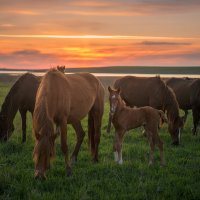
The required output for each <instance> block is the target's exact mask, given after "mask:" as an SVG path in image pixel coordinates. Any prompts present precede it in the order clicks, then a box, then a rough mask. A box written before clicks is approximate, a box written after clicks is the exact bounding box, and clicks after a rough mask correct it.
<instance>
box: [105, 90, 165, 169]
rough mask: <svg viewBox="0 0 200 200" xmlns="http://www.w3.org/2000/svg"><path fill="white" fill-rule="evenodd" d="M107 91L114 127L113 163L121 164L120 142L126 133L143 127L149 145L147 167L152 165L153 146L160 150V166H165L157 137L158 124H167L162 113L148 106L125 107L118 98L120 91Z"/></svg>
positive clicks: (161, 143) (161, 145) (160, 144)
mask: <svg viewBox="0 0 200 200" xmlns="http://www.w3.org/2000/svg"><path fill="white" fill-rule="evenodd" d="M108 90H109V93H110V95H109V102H110V114H111V120H112V123H113V125H114V127H115V139H114V145H113V150H114V157H115V161H116V162H118V163H119V164H122V162H123V160H122V141H123V138H124V135H125V133H126V131H128V130H131V129H134V128H137V127H141V126H143V127H144V130H145V135H146V136H147V139H148V141H149V145H150V159H149V165H151V164H153V161H154V149H155V145H157V146H158V148H159V150H160V164H161V165H165V161H164V158H163V142H162V141H161V139H160V137H159V135H158V128H159V124H160V122H161V123H163V122H167V119H166V118H165V115H164V112H163V111H161V110H157V109H155V108H152V107H150V106H145V107H141V108H130V107H127V106H126V105H125V102H124V101H123V100H122V98H121V96H120V89H118V90H113V89H111V88H110V87H108Z"/></svg>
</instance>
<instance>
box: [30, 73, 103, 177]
mask: <svg viewBox="0 0 200 200" xmlns="http://www.w3.org/2000/svg"><path fill="white" fill-rule="evenodd" d="M103 110H104V88H103V86H102V84H101V82H100V81H99V80H98V79H97V78H96V77H95V76H93V75H91V74H89V73H80V74H79V73H77V74H74V75H67V76H64V75H63V74H62V73H61V72H59V71H58V70H50V71H49V72H47V73H46V75H45V76H44V77H43V79H42V81H41V84H40V86H39V88H38V91H37V96H36V103H35V110H34V114H33V133H34V136H35V139H36V141H35V148H34V153H33V155H34V161H35V177H40V178H43V177H45V172H46V170H47V168H48V167H49V165H50V158H52V157H53V155H54V154H55V152H54V146H55V144H54V141H55V138H56V136H57V133H56V132H55V131H54V126H53V125H54V124H56V126H57V127H59V129H60V135H61V149H62V152H63V154H64V156H65V165H66V172H67V175H70V174H71V164H70V161H69V159H68V146H67V143H66V142H67V123H72V124H76V125H77V127H78V129H79V130H78V131H77V143H76V146H75V149H74V152H73V153H72V159H71V160H72V161H73V160H75V159H76V158H77V155H78V152H79V149H80V146H81V143H82V141H83V138H84V132H83V129H82V126H81V123H80V120H82V119H83V118H84V117H85V116H86V115H87V114H88V137H89V144H90V148H91V152H92V156H93V160H94V161H95V162H96V161H98V145H99V142H100V135H101V121H102V115H103Z"/></svg>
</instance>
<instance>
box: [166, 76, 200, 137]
mask: <svg viewBox="0 0 200 200" xmlns="http://www.w3.org/2000/svg"><path fill="white" fill-rule="evenodd" d="M166 84H167V85H168V86H169V87H171V88H172V89H173V91H174V93H175V95H176V98H177V101H178V104H179V107H180V108H181V109H182V110H184V112H185V116H184V121H186V119H187V115H188V110H190V109H192V115H193V128H192V134H193V135H197V126H198V124H199V122H200V79H196V78H195V79H193V78H170V79H168V80H167V81H166Z"/></svg>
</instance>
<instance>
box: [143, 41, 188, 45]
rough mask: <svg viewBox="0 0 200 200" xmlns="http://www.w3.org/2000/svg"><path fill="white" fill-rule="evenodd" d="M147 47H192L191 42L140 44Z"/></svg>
mask: <svg viewBox="0 0 200 200" xmlns="http://www.w3.org/2000/svg"><path fill="white" fill-rule="evenodd" d="M140 44H141V45H145V46H185V45H192V43H190V42H162V41H161V42H156V41H143V42H141V43H140Z"/></svg>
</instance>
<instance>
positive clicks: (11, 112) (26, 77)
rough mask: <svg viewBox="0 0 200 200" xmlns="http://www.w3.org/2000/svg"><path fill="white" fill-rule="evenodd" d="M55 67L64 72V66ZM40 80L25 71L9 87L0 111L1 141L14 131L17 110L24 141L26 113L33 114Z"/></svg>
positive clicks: (5, 139)
mask: <svg viewBox="0 0 200 200" xmlns="http://www.w3.org/2000/svg"><path fill="white" fill-rule="evenodd" d="M57 69H58V70H59V71H61V72H63V73H64V71H65V66H57ZM40 80H41V77H37V76H35V75H33V74H31V73H25V74H23V75H22V76H21V77H19V79H18V80H17V81H16V82H15V83H14V85H13V86H12V87H11V89H10V91H9V92H8V94H7V96H6V97H5V100H4V102H3V104H2V107H1V112H0V140H1V141H7V140H8V139H9V137H10V136H11V134H12V132H13V131H14V125H13V120H14V118H15V116H16V113H17V111H18V110H19V112H20V115H21V119H22V142H25V141H26V113H27V111H29V112H31V114H33V111H34V107H35V98H36V93H37V90H38V87H39V84H40Z"/></svg>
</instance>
